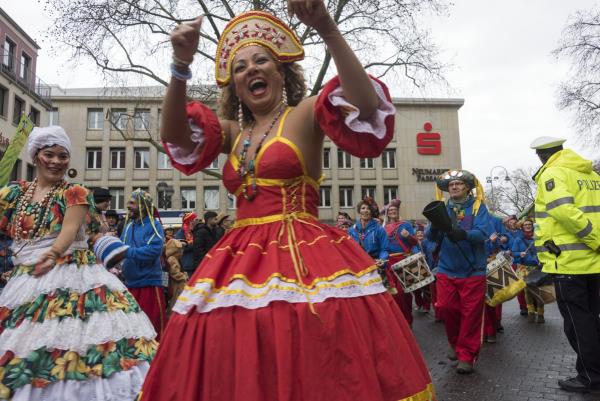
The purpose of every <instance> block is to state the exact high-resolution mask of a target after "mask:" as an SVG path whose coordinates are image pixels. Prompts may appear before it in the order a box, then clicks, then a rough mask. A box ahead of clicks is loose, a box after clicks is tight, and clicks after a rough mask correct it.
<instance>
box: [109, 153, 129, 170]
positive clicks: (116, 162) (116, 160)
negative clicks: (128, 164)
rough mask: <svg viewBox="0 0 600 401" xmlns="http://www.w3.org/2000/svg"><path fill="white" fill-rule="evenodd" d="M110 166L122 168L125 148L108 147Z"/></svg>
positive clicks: (123, 166)
mask: <svg viewBox="0 0 600 401" xmlns="http://www.w3.org/2000/svg"><path fill="white" fill-rule="evenodd" d="M110 168H112V169H116V170H118V169H124V168H125V149H124V148H111V149H110Z"/></svg>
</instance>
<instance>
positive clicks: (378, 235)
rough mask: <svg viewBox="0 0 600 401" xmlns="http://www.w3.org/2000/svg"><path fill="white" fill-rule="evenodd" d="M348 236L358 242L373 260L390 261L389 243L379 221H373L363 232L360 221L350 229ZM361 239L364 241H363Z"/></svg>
mask: <svg viewBox="0 0 600 401" xmlns="http://www.w3.org/2000/svg"><path fill="white" fill-rule="evenodd" d="M348 234H350V236H351V237H352V239H354V241H356V242H358V243H359V244H360V246H361V248H362V249H364V250H365V251H366V252H367V253H368V254H369V255H370V256H371V257H372V258H373V259H383V260H388V257H389V251H388V249H389V242H388V238H387V234H386V233H385V230H384V229H383V227H381V225H379V223H378V222H377V220H375V219H371V221H369V222H368V223H367V226H366V227H365V229H364V230H363V228H362V224H361V223H360V219H357V220H356V223H355V224H354V225H353V226H352V227H350V228H349V229H348ZM361 237H362V238H363V239H361Z"/></svg>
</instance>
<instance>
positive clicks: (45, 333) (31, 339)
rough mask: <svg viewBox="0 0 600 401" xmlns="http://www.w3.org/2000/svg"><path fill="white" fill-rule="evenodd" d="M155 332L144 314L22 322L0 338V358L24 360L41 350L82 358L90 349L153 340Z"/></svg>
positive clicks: (121, 313)
mask: <svg viewBox="0 0 600 401" xmlns="http://www.w3.org/2000/svg"><path fill="white" fill-rule="evenodd" d="M155 336H156V332H155V331H154V328H153V326H152V323H150V320H149V319H148V317H147V316H146V314H145V313H144V312H138V313H124V312H123V311H114V312H95V313H93V314H92V315H91V316H90V318H89V319H88V320H87V321H83V320H80V319H75V318H65V319H63V320H62V321H59V320H58V319H52V320H47V321H45V322H43V323H32V322H31V321H30V320H25V321H23V323H21V325H19V327H16V328H14V329H6V330H4V332H3V333H2V334H1V335H0V355H3V354H4V353H5V352H6V351H12V352H14V353H15V355H16V356H17V357H20V358H24V357H26V356H27V355H29V354H30V353H31V352H32V351H35V350H36V349H39V348H41V347H47V348H57V349H62V350H71V351H75V352H77V353H78V354H79V355H84V354H85V353H86V352H87V350H88V349H89V348H90V347H93V346H96V345H98V344H102V343H106V342H108V341H118V340H120V339H122V338H141V337H145V338H147V339H151V338H154V337H155Z"/></svg>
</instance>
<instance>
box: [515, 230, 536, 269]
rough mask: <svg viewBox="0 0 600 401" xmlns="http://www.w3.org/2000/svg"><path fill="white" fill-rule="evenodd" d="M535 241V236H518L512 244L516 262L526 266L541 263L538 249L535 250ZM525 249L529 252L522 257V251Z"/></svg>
mask: <svg viewBox="0 0 600 401" xmlns="http://www.w3.org/2000/svg"><path fill="white" fill-rule="evenodd" d="M533 242H534V240H533V238H530V239H527V238H525V237H524V236H523V235H519V236H517V237H516V239H515V241H514V242H513V246H512V253H513V258H514V261H515V263H518V264H521V265H525V266H537V265H539V264H540V261H539V260H538V257H537V251H536V250H535V246H534V245H533ZM527 248H529V249H527ZM525 251H527V254H526V255H525V257H524V258H522V257H521V252H525Z"/></svg>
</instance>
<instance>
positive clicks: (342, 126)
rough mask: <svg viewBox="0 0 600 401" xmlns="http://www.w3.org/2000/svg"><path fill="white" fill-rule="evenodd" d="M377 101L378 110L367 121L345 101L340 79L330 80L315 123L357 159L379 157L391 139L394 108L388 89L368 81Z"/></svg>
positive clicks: (323, 91)
mask: <svg viewBox="0 0 600 401" xmlns="http://www.w3.org/2000/svg"><path fill="white" fill-rule="evenodd" d="M370 78H371V82H372V84H373V88H375V91H376V92H377V96H378V97H379V107H378V108H377V110H376V111H375V112H374V113H373V115H372V116H371V117H370V118H369V119H368V120H360V119H359V118H358V116H359V110H358V108H357V107H355V106H353V105H352V104H350V103H349V102H348V101H347V100H346V98H345V97H344V92H343V90H342V87H341V84H340V79H339V77H335V78H333V79H332V80H330V81H329V82H328V83H327V84H326V85H325V86H324V87H323V90H322V91H321V93H320V94H319V96H318V98H317V101H316V103H315V119H316V120H317V122H318V124H319V126H320V127H321V130H322V131H323V132H324V133H325V135H327V136H328V137H329V138H330V139H331V140H332V141H333V143H335V144H336V145H337V146H338V147H339V148H340V149H342V150H345V151H346V152H348V153H350V154H351V155H353V156H356V157H361V158H365V157H378V156H380V155H381V153H382V152H383V150H384V149H385V147H386V146H387V144H388V143H390V141H391V140H392V138H393V136H394V120H395V115H396V108H395V107H394V105H393V104H392V98H391V96H390V93H389V91H388V88H387V87H386V86H385V84H383V82H381V81H379V80H378V79H377V78H374V77H370Z"/></svg>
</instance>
